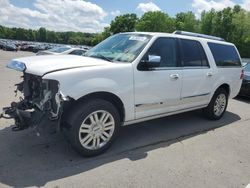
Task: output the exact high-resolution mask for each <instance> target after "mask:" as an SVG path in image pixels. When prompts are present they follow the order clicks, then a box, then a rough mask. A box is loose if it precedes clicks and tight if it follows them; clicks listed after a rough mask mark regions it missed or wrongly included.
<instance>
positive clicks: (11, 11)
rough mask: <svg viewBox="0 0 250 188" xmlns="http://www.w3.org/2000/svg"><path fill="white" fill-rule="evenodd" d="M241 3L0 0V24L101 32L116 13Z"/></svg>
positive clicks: (248, 2) (249, 4)
mask: <svg viewBox="0 0 250 188" xmlns="http://www.w3.org/2000/svg"><path fill="white" fill-rule="evenodd" d="M237 4H238V5H241V6H242V8H244V9H246V10H248V11H250V0H0V25H4V26H8V27H22V28H27V29H38V28H40V27H45V28H46V29H49V30H53V31H81V32H90V33H95V32H101V31H102V30H103V28H104V27H107V26H109V24H110V21H111V20H113V19H114V18H115V17H116V16H118V15H121V14H126V13H136V14H137V15H138V16H139V17H140V16H142V15H143V14H144V13H145V12H148V11H163V12H165V13H167V14H168V15H170V16H172V17H174V16H175V15H176V14H177V13H179V12H187V11H192V12H194V13H195V15H196V17H198V18H199V16H200V14H201V12H202V11H203V10H207V11H208V10H210V9H212V8H214V9H215V10H222V9H223V8H226V7H233V6H234V5H237Z"/></svg>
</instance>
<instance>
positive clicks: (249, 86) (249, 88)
mask: <svg viewBox="0 0 250 188" xmlns="http://www.w3.org/2000/svg"><path fill="white" fill-rule="evenodd" d="M243 69H244V77H243V82H242V85H241V89H240V93H239V96H246V97H250V60H249V61H244V66H243Z"/></svg>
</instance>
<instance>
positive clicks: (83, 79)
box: [3, 31, 243, 156]
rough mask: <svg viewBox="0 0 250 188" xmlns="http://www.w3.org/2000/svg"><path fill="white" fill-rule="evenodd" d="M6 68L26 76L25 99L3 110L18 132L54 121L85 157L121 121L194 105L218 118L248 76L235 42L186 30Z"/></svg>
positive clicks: (105, 143)
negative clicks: (244, 75)
mask: <svg viewBox="0 0 250 188" xmlns="http://www.w3.org/2000/svg"><path fill="white" fill-rule="evenodd" d="M63 51H65V50H63ZM8 67H9V68H11V69H15V70H18V71H23V73H24V77H23V78H24V81H23V82H22V83H20V84H17V90H18V91H21V92H23V94H24V99H23V100H22V101H20V102H18V103H15V102H12V105H11V107H7V108H4V112H5V115H3V117H5V116H7V118H8V117H10V118H14V119H15V125H16V126H15V127H14V128H13V130H15V131H18V130H23V129H25V128H28V127H37V126H38V127H40V128H41V127H42V126H43V125H44V124H48V122H50V123H51V125H52V123H53V122H54V124H56V125H57V126H58V128H61V130H63V132H64V133H65V135H66V136H67V137H68V140H69V141H70V143H71V144H72V146H73V147H74V148H75V149H76V150H77V151H78V152H79V153H80V154H82V155H84V156H95V155H98V154H101V153H102V152H104V151H105V150H107V149H108V148H109V147H110V146H111V144H112V143H113V141H114V140H115V138H116V137H117V135H118V133H119V130H120V127H121V126H125V125H130V124H134V123H137V122H143V121H147V120H151V119H155V118H160V117H164V116H168V115H172V114H178V113H182V112H186V111H191V110H196V109H202V110H203V112H204V114H205V116H206V117H207V118H209V119H211V120H218V119H220V118H221V117H222V116H223V114H224V113H225V110H226V108H227V104H228V98H233V97H235V96H237V95H238V93H239V90H240V87H241V83H242V78H243V72H242V66H241V60H240V56H239V53H238V51H237V49H236V47H235V45H234V44H232V43H228V42H225V41H224V40H223V39H221V38H217V37H213V36H207V35H201V34H197V33H189V32H182V31H178V32H175V33H174V34H164V33H146V32H145V33H143V32H141V33H139V32H138V33H137V32H134V33H121V34H117V35H114V36H111V37H109V38H108V39H106V40H105V41H103V42H101V43H100V44H98V45H97V46H95V47H94V48H92V49H90V50H89V51H88V52H86V54H85V56H68V55H60V56H43V57H37V56H36V57H26V58H19V59H14V60H12V61H11V62H10V63H9V64H8Z"/></svg>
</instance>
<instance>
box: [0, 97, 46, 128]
mask: <svg viewBox="0 0 250 188" xmlns="http://www.w3.org/2000/svg"><path fill="white" fill-rule="evenodd" d="M0 117H1V118H5V119H14V120H15V126H14V127H13V128H12V130H13V131H20V130H24V129H26V128H28V127H39V126H40V125H42V124H43V123H45V120H46V119H48V118H46V113H43V112H41V111H39V110H35V109H32V110H28V109H25V108H23V107H22V106H21V103H15V102H12V103H11V106H10V107H5V108H3V114H1V116H0Z"/></svg>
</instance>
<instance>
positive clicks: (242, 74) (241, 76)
mask: <svg viewBox="0 0 250 188" xmlns="http://www.w3.org/2000/svg"><path fill="white" fill-rule="evenodd" d="M243 78H244V70H241V74H240V79H241V80H243Z"/></svg>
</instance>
